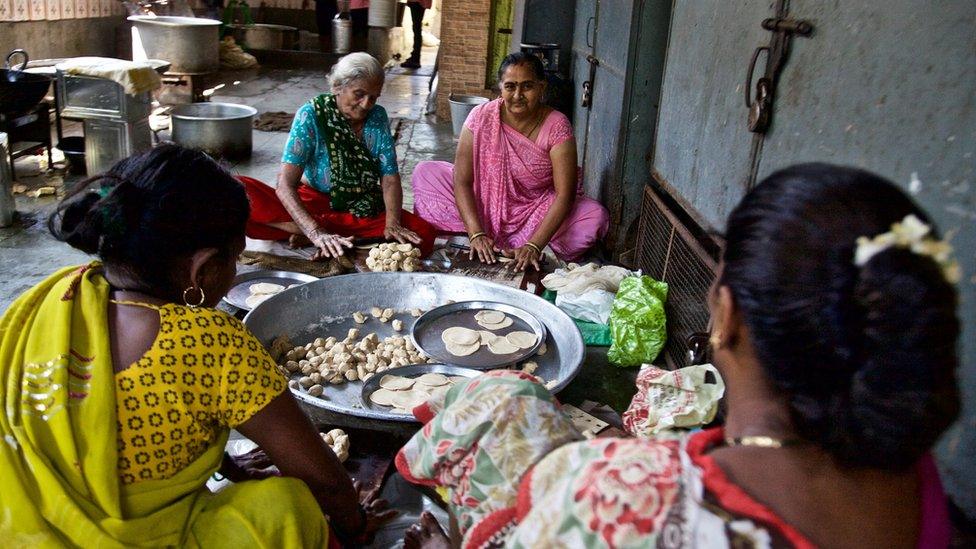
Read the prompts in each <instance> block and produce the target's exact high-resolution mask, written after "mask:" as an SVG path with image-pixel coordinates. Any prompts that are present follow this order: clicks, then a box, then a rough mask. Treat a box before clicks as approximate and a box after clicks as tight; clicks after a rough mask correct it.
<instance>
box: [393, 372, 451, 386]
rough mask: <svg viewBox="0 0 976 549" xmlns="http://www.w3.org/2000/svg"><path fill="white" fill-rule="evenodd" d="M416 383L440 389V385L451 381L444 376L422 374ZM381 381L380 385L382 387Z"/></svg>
mask: <svg viewBox="0 0 976 549" xmlns="http://www.w3.org/2000/svg"><path fill="white" fill-rule="evenodd" d="M414 381H416V382H417V383H419V384H421V385H426V386H427V387H440V386H441V385H447V384H448V383H450V382H451V380H449V379H447V376H445V375H444V374H424V375H422V376H420V377H418V378H416V379H414ZM382 383H383V382H382V381H380V384H381V385H382Z"/></svg>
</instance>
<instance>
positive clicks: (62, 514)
mask: <svg viewBox="0 0 976 549" xmlns="http://www.w3.org/2000/svg"><path fill="white" fill-rule="evenodd" d="M99 271H100V269H98V264H97V263H93V264H90V265H87V266H83V267H71V268H67V269H63V270H61V271H59V272H57V273H55V274H54V275H52V276H51V277H49V278H48V279H47V280H45V281H44V282H42V283H40V284H39V285H37V286H35V287H34V288H32V289H31V290H29V291H27V292H26V293H24V294H23V295H21V296H20V298H18V299H17V301H15V302H14V303H13V304H12V305H11V307H10V309H8V310H7V312H6V313H5V314H4V315H3V317H2V319H0V388H2V393H0V405H2V408H3V413H2V414H0V437H2V439H3V440H0V539H2V540H3V545H4V546H5V547H63V546H85V547H129V546H156V547H158V546H190V547H194V546H200V547H206V546H218V545H219V546H226V545H237V546H276V547H299V546H303V547H316V546H319V547H321V546H326V545H327V544H328V526H327V524H326V522H325V521H324V520H322V515H321V511H320V510H319V508H318V505H317V503H316V502H315V500H314V498H313V497H312V495H311V493H310V492H309V490H308V489H307V487H306V486H305V485H304V483H303V482H302V481H300V480H298V479H292V478H273V479H267V480H262V481H250V482H244V483H240V484H237V485H234V486H232V487H230V488H228V489H225V490H223V491H221V492H219V493H216V494H212V493H210V492H209V491H208V490H207V489H206V486H205V483H206V481H207V479H208V478H209V477H210V475H211V474H213V473H214V471H216V470H217V468H218V467H219V466H220V463H221V459H222V456H223V451H224V444H225V443H226V440H227V433H224V434H223V435H222V436H221V437H220V438H219V440H218V441H217V443H216V444H214V445H213V446H211V447H210V448H208V449H207V450H206V451H205V453H204V454H203V455H201V456H200V457H199V458H198V459H196V461H194V462H192V463H191V464H190V465H188V466H187V467H185V468H184V469H182V470H181V471H179V472H178V473H177V474H175V475H174V476H172V477H170V478H166V479H164V480H149V481H145V482H138V483H135V484H131V485H123V484H122V483H121V482H120V481H119V473H118V470H117V463H118V450H117V424H116V416H117V413H116V393H115V380H114V375H115V374H114V370H113V366H112V354H111V348H110V341H109V333H108V329H107V326H108V318H107V311H108V300H109V285H108V283H107V282H106V281H105V279H104V278H102V277H101V276H100V274H99ZM316 516H317V517H318V521H312V520H307V519H308V518H309V517H316Z"/></svg>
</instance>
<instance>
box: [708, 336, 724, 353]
mask: <svg viewBox="0 0 976 549" xmlns="http://www.w3.org/2000/svg"><path fill="white" fill-rule="evenodd" d="M708 342H709V343H710V344H711V345H712V348H713V349H721V348H722V332H714V333H712V335H711V336H709V337H708Z"/></svg>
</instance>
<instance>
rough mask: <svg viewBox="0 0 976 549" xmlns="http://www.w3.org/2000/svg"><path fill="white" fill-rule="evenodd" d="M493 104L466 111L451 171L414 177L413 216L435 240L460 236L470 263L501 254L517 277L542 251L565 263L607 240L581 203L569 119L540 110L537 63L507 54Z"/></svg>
mask: <svg viewBox="0 0 976 549" xmlns="http://www.w3.org/2000/svg"><path fill="white" fill-rule="evenodd" d="M498 81H499V86H500V89H501V97H500V98H498V99H496V100H494V101H491V102H489V103H486V104H484V105H479V106H478V107H475V109H474V110H472V111H471V114H470V115H468V119H467V120H466V121H465V123H464V129H463V130H462V131H461V138H460V141H459V142H458V149H457V154H456V156H455V160H454V164H453V165H451V164H450V163H448V162H421V163H419V164H417V167H416V168H415V169H414V172H413V179H412V184H413V193H414V203H415V204H416V210H417V214H418V215H420V216H421V217H423V218H424V219H426V220H427V221H429V222H430V223H431V224H432V225H433V226H434V227H436V228H438V229H440V230H442V231H451V232H460V231H466V232H467V233H468V238H469V239H470V241H471V250H472V252H471V253H472V256H475V255H476V256H477V257H478V258H479V259H480V260H482V261H484V262H486V263H492V262H494V261H495V254H496V253H497V252H499V251H502V252H504V253H505V254H506V255H510V256H512V257H514V258H515V267H516V268H517V269H519V270H521V269H524V268H525V267H526V266H528V265H532V266H535V267H536V268H538V266H539V264H538V262H539V258H540V257H541V255H542V250H543V248H545V247H546V245H548V246H550V247H551V248H552V250H553V252H555V253H556V255H557V256H559V257H560V258H562V259H565V260H573V259H576V258H578V257H579V256H581V255H582V254H583V253H584V252H586V250H588V249H589V248H590V247H592V246H593V245H594V244H595V243H596V242H597V241H598V240H600V239H601V238H603V236H604V235H605V234H606V232H607V226H608V223H609V217H608V215H607V211H606V209H605V208H604V207H603V206H601V205H600V203H599V202H597V201H595V200H593V199H591V198H587V197H586V196H583V194H582V186H581V185H580V181H579V170H578V169H577V167H576V141H575V140H574V139H573V129H572V127H571V126H570V123H569V119H567V118H566V117H565V116H564V115H563V114H562V113H560V112H558V111H555V110H553V109H551V108H549V107H547V106H546V105H545V104H543V102H542V99H543V97H544V96H545V89H546V81H545V74H544V70H543V67H542V62H541V61H540V60H539V58H538V57H536V56H534V55H529V54H525V53H513V54H511V55H509V56H508V57H506V58H505V59H504V60H503V61H502V64H501V67H500V68H499V69H498Z"/></svg>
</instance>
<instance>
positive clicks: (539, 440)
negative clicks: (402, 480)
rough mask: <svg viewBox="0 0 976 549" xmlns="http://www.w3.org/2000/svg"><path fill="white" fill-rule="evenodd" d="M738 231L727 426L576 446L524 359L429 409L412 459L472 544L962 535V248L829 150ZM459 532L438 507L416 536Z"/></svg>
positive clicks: (716, 350) (727, 343) (726, 309)
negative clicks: (955, 448)
mask: <svg viewBox="0 0 976 549" xmlns="http://www.w3.org/2000/svg"><path fill="white" fill-rule="evenodd" d="M727 229H728V230H727V235H726V246H725V249H724V250H723V254H722V260H721V263H720V267H719V269H720V270H719V273H718V277H717V279H716V281H715V283H714V285H713V287H712V289H711V291H710V295H709V297H708V306H709V308H710V310H711V315H712V326H713V328H712V334H711V343H712V348H713V359H714V363H715V365H716V367H717V368H718V370H719V371H720V373H721V375H722V377H723V380H724V382H725V385H726V390H727V393H726V395H727V396H726V402H725V403H726V409H727V414H726V421H725V425H724V426H723V427H714V428H708V429H705V430H703V431H699V432H695V433H691V434H685V435H682V436H680V437H676V438H674V439H671V440H667V439H658V440H641V439H615V438H602V439H596V440H588V441H583V440H582V438H583V437H582V435H581V434H580V433H579V432H578V431H577V430H576V429H575V428H574V427H573V424H572V422H571V421H570V420H569V418H568V417H567V416H565V415H563V414H562V413H561V412H560V411H559V408H558V404H557V403H556V402H555V400H554V399H553V398H552V396H551V395H550V394H549V393H548V392H547V391H546V390H545V389H544V388H543V387H542V385H540V384H539V383H538V382H537V380H534V379H532V378H531V376H528V375H526V374H523V373H512V372H505V373H495V372H489V373H488V374H486V375H485V376H483V377H482V378H480V379H479V380H478V381H476V382H471V383H469V384H467V385H462V386H459V387H455V389H454V390H452V391H451V392H450V393H448V394H447V395H446V397H442V398H443V400H438V401H436V402H432V403H428V404H427V405H425V406H423V407H421V408H418V409H417V410H415V413H416V414H417V415H418V417H419V418H422V419H424V420H426V422H427V424H426V425H425V427H424V429H422V430H421V431H420V432H418V433H417V434H416V435H415V436H414V437H413V439H411V441H410V442H409V443H408V444H407V445H406V446H405V447H404V448H403V449H402V450H401V451H400V453H399V455H398V456H397V466H398V469H399V470H400V472H401V473H402V474H403V475H404V476H405V477H407V478H409V479H411V481H413V482H416V483H422V484H428V485H441V486H446V487H447V488H449V489H450V498H451V501H452V502H453V503H454V507H453V510H454V514H453V516H452V518H453V519H454V520H455V521H456V526H457V532H459V533H460V535H461V536H462V538H461V539H463V543H464V546H470V547H479V546H481V545H482V544H488V543H490V544H492V546H501V545H505V546H511V547H528V546H531V547H652V546H657V545H664V546H672V547H696V546H697V547H725V546H760V547H761V546H796V547H814V546H824V547H946V546H947V545H948V542H949V524H948V515H947V509H946V502H945V496H944V494H943V492H942V488H941V484H940V482H939V477H938V473H937V471H936V469H935V466H934V463H933V459H932V457H931V455H930V450H931V448H932V446H933V445H934V444H935V442H936V440H937V439H938V438H939V437H940V435H941V434H942V433H943V432H944V431H945V430H946V428H947V427H948V426H949V425H950V424H951V423H952V422H953V421H954V420H955V418H956V415H957V414H958V411H959V395H958V390H957V386H956V379H955V370H956V367H957V365H958V358H957V343H958V342H957V339H958V336H959V320H958V318H957V313H956V307H957V295H956V289H955V286H954V284H955V282H957V281H958V280H959V275H960V273H959V270H958V264H957V263H956V262H955V261H954V260H953V259H952V256H951V248H950V247H949V246H948V244H947V243H946V242H944V241H942V240H941V239H940V238H939V236H938V234H937V233H936V230H935V228H934V227H933V226H932V224H931V222H930V221H929V219H928V218H927V216H926V215H925V213H924V212H923V211H921V210H920V209H919V208H918V206H916V205H915V204H914V203H913V202H912V200H911V199H910V198H909V197H908V196H907V195H906V194H905V193H904V192H902V191H901V190H899V189H898V188H897V187H896V186H895V185H894V184H892V183H890V182H888V181H886V180H884V179H882V178H880V177H878V176H876V175H874V174H871V173H868V172H865V171H861V170H857V169H852V168H843V167H837V166H830V165H825V164H803V165H798V166H794V167H791V168H787V169H784V170H782V171H779V172H776V173H774V174H772V175H770V176H769V177H768V178H766V179H765V180H764V181H763V182H762V183H760V184H759V185H758V186H757V187H756V188H755V189H753V190H752V191H750V192H749V193H748V195H746V197H745V198H744V199H743V200H742V202H741V203H740V204H739V205H738V206H737V207H736V208H735V210H734V211H733V212H732V214H731V216H730V217H729V220H728V228H727ZM640 401H642V400H641V399H635V404H632V408H633V407H634V406H637V404H636V403H637V402H640ZM471 433H477V434H476V435H471ZM461 539H454V540H448V539H446V537H445V536H444V534H443V532H442V531H440V529H439V528H438V527H437V525H436V522H434V521H433V520H432V517H430V516H424V517H422V519H421V522H420V523H419V524H417V525H415V526H414V527H411V529H410V530H408V533H407V542H408V543H407V546H408V547H415V546H425V545H428V544H429V545H431V546H433V545H435V544H440V545H441V546H444V545H446V544H448V543H451V542H454V543H457V542H459V541H461Z"/></svg>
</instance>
